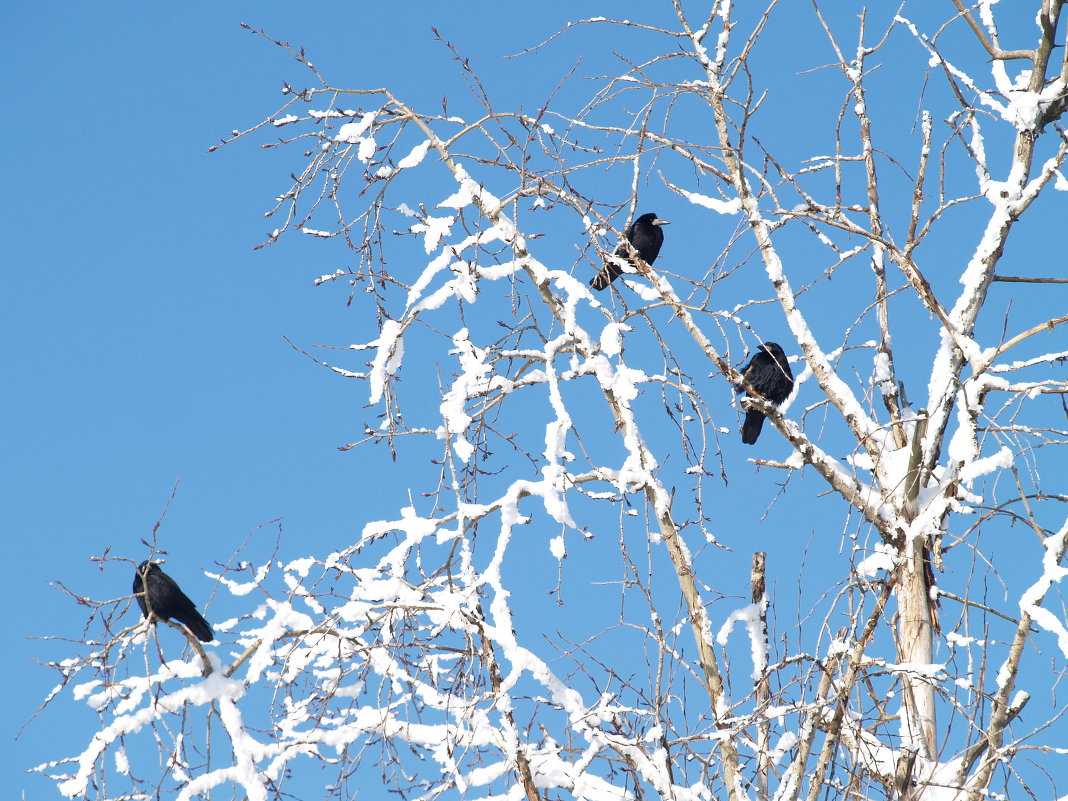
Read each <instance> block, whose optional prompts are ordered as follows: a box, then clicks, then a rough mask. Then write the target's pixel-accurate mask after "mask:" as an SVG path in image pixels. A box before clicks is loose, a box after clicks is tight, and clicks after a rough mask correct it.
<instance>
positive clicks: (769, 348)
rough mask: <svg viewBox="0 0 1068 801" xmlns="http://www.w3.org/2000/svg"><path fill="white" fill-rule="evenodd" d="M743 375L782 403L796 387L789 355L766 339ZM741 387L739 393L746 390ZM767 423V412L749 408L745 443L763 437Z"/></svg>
mask: <svg viewBox="0 0 1068 801" xmlns="http://www.w3.org/2000/svg"><path fill="white" fill-rule="evenodd" d="M741 373H742V375H744V376H745V380H746V381H748V382H749V383H750V384H751V385H752V387H753V389H755V390H756V391H757V392H759V393H760V394H761V395H763V396H764V397H765V398H767V399H768V400H769V401H771V402H772V403H774V404H775V405H776V406H778V405H779V404H780V403H782V402H783V401H784V400H786V399H787V398H788V397H790V393H791V392H793V389H794V374H793V373H791V372H790V362H788V361H787V360H786V354H785V353H783V351H782V348H781V347H779V345H778V344H777V343H775V342H765V343H764V344H763V345H761V346H760V350H759V351H757V352H756V354H755V355H754V356H753V358H752V359H751V360H750V361H749V364H747V365H746V366H745V367H743V368H742V369H741ZM742 391H743V390H742V388H741V387H738V392H742ZM763 426H764V414H763V412H759V411H757V410H756V409H746V411H745V422H744V423H743V424H742V442H744V443H745V444H746V445H752V444H753V443H755V442H756V441H757V437H759V436H760V429H761V428H763Z"/></svg>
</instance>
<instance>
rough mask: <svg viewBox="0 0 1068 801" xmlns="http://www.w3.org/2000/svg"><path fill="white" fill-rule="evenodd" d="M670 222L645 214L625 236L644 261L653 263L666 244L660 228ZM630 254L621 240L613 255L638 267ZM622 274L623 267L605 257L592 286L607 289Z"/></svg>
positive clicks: (629, 228)
mask: <svg viewBox="0 0 1068 801" xmlns="http://www.w3.org/2000/svg"><path fill="white" fill-rule="evenodd" d="M668 224H669V223H668V221H667V220H661V219H660V218H659V217H657V216H656V215H655V214H643V215H642V216H641V217H639V218H638V219H636V220H635V221H634V222H633V223H632V224H631V225H630V226H629V227H628V228H627V230H626V231H624V232H623V236H624V238H626V240H627V242H630V243H631V245H633V246H634V249H635V250H636V251H638V255H639V256H641V259H642V261H644V262H645V263H646V264H650V265H651V264H652V263H653V262H654V261H656V257H657V256H659V255H660V246H661V245H663V244H664V232H663V231H661V230H660V226H661V225H668ZM630 254H631V250H630V248H628V247H627V246H626V244H625V243H623V242H621V243H620V244H619V247H617V248H616V252H615V253H614V254H612V255H614V256H618V257H619V258H621V259H626V260H627V261H629V262H630V263H631V264H633V265H634V266H635V267H637V266H638V263H637V261H636V260H635V258H634V257H633V256H631V255H630ZM622 274H623V269H622V268H621V267H620V266H619V265H618V264H613V263H612V261H611V260H610V259H605V262H604V267H602V268H601V272H599V273H597V275H595V276H594V277H593V280H592V281H590V286H592V287H593V288H594V289H606V288H607V287H608V285H609V284H610V283H612V282H613V281H615V280H616V279H617V278H619V276H621V275H622Z"/></svg>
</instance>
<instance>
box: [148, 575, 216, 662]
mask: <svg viewBox="0 0 1068 801" xmlns="http://www.w3.org/2000/svg"><path fill="white" fill-rule="evenodd" d="M146 585H147V586H148V590H147V592H146V591H145V586H146ZM133 594H134V597H135V598H136V599H137V605H138V606H139V607H141V614H142V615H144V616H145V617H148V616H149V615H150V614H152V615H155V616H156V617H157V618H159V619H161V620H170V619H171V618H173V619H174V620H177V621H178V622H179V623H184V624H185V626H186V628H188V629H189V630H190V631H191V632H193V634H195V635H196V636H197V639H199V640H202V641H203V642H210V641H211V640H214V639H215V635H214V634H213V633H212V631H211V626H209V625H208V621H206V620H205V619H204V618H203V617H201V615H200V612H198V611H197V608H196V605H195V604H194V603H193V602H192V601H190V600H189V596H187V595H186V594H185V593H184V592H182V589H181V587H179V586H178V585H177V583H175V581H174V579H172V578H171V577H170V576H168V575H167V574H166V573H164V572H163V571H162V570H160V569H159V565H157V564H156V563H155V562H148V561H145V562H142V563H141V564H140V565H138V566H137V574H136V575H135V576H134V582H133Z"/></svg>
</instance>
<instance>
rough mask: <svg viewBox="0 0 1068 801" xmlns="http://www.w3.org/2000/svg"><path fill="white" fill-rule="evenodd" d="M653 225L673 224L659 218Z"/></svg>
mask: <svg viewBox="0 0 1068 801" xmlns="http://www.w3.org/2000/svg"><path fill="white" fill-rule="evenodd" d="M653 225H671V223H669V222H668V221H667V220H661V219H660V218H659V217H657V218H656V219H655V220H653Z"/></svg>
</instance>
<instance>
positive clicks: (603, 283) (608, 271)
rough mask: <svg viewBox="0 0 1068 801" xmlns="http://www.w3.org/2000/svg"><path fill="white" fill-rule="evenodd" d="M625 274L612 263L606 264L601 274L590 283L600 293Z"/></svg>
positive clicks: (607, 262)
mask: <svg viewBox="0 0 1068 801" xmlns="http://www.w3.org/2000/svg"><path fill="white" fill-rule="evenodd" d="M622 274H623V271H622V270H621V269H619V267H617V266H616V265H614V264H612V262H610V261H606V262H605V263H604V267H602V268H601V272H599V273H597V275H595V276H594V277H593V279H592V280H591V281H590V286H592V287H593V288H594V289H596V290H598V291H600V290H602V289H608V285H609V284H610V283H612V282H613V281H615V280H616V279H617V278H619V276H621V275H622Z"/></svg>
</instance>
